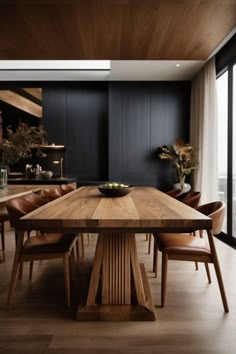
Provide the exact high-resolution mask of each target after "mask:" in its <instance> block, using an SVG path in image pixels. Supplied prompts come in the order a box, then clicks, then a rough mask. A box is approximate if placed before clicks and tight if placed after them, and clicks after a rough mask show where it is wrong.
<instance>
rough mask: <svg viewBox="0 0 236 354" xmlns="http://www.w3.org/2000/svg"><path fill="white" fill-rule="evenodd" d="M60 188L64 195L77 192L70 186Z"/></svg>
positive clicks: (62, 185) (64, 185)
mask: <svg viewBox="0 0 236 354" xmlns="http://www.w3.org/2000/svg"><path fill="white" fill-rule="evenodd" d="M60 187H61V191H62V194H63V195H64V194H67V193H69V192H72V191H74V190H75V188H74V187H72V186H70V185H69V184H61V186H60Z"/></svg>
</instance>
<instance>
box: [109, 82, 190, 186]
mask: <svg viewBox="0 0 236 354" xmlns="http://www.w3.org/2000/svg"><path fill="white" fill-rule="evenodd" d="M109 103H110V106H109V179H110V180H122V181H127V182H129V183H132V184H140V185H142V184H143V185H154V186H158V187H160V188H168V185H169V186H170V187H171V185H172V184H173V183H174V182H175V178H176V174H175V170H174V169H173V168H172V167H171V165H170V164H168V163H166V162H165V161H161V160H160V159H159V158H158V156H157V154H156V148H157V147H158V146H160V145H163V144H167V145H171V144H173V142H174V141H175V139H176V138H183V139H185V140H186V142H187V141H188V137H189V105H190V83H189V82H155V83H153V82H152V83H150V82H149V83H146V82H136V83H111V84H110V86H109Z"/></svg>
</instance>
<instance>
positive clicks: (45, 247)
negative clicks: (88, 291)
mask: <svg viewBox="0 0 236 354" xmlns="http://www.w3.org/2000/svg"><path fill="white" fill-rule="evenodd" d="M6 207H7V210H8V213H9V218H10V223H11V226H12V227H14V228H15V233H16V235H17V233H18V230H17V223H18V220H19V218H20V217H22V216H24V215H26V214H28V213H29V212H31V211H33V210H35V209H37V206H35V204H33V203H32V202H30V201H28V200H25V199H24V198H21V197H19V198H14V199H11V200H8V201H7V202H6ZM75 247H78V235H75V234H73V233H69V234H66V233H65V234H62V233H45V234H39V235H37V236H31V237H29V238H28V239H27V240H26V241H23V244H22V245H21V247H20V254H19V259H18V263H17V265H16V267H15V270H14V271H13V273H12V278H11V282H10V288H9V298H8V309H10V308H11V306H12V302H13V296H14V292H15V286H16V281H17V275H18V272H19V269H20V266H21V264H23V263H24V262H30V279H31V278H32V271H33V261H36V260H49V259H55V258H61V259H62V260H63V263H64V279H65V289H66V304H67V307H70V271H69V258H70V257H72V260H73V263H74V248H75ZM77 254H78V249H77ZM13 269H14V268H13Z"/></svg>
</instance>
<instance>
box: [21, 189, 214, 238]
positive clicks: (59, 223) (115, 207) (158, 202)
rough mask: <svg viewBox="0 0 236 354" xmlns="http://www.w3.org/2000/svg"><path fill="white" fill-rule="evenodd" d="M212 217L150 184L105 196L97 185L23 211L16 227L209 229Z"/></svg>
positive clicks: (97, 230)
mask: <svg viewBox="0 0 236 354" xmlns="http://www.w3.org/2000/svg"><path fill="white" fill-rule="evenodd" d="M211 226H212V220H211V219H210V218H208V217H207V216H205V215H203V214H201V213H199V212H197V211H196V210H194V209H192V208H190V207H188V206H187V205H185V204H183V203H182V202H179V201H178V200H176V199H174V198H172V197H170V196H168V195H167V194H165V193H162V192H160V191H159V190H157V189H155V188H152V187H134V188H133V190H132V191H131V192H130V193H129V194H128V195H126V196H123V197H118V198H107V197H105V196H104V195H102V194H101V193H100V192H99V191H98V189H97V187H94V186H93V187H91V186H90V187H81V188H79V189H76V190H75V191H73V192H70V193H68V194H66V195H64V196H63V197H60V198H58V199H56V200H54V201H52V202H50V203H48V204H46V205H44V206H42V207H40V208H38V209H37V210H35V211H33V212H31V213H30V214H27V215H26V216H24V217H23V218H21V219H20V220H19V224H18V227H19V229H37V228H40V229H41V230H48V231H50V230H53V231H61V230H66V229H68V230H71V231H80V232H83V231H84V232H88V231H89V232H101V231H105V230H124V231H126V232H140V233H142V232H151V231H152V232H154V231H162V232H163V231H165V232H168V231H170V232H171V231H172V232H173V230H175V231H186V232H187V231H192V230H197V229H210V228H211Z"/></svg>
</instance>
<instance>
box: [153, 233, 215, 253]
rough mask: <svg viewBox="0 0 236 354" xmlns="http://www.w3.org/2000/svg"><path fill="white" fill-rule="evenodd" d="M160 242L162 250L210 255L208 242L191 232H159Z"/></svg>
mask: <svg viewBox="0 0 236 354" xmlns="http://www.w3.org/2000/svg"><path fill="white" fill-rule="evenodd" d="M158 244H159V250H160V251H166V252H168V253H181V254H194V255H209V254H210V253H211V252H210V248H209V244H208V242H207V241H206V240H205V239H203V238H200V237H197V236H191V235H189V234H159V236H158Z"/></svg>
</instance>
